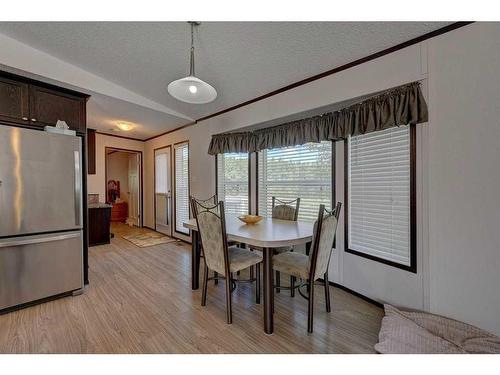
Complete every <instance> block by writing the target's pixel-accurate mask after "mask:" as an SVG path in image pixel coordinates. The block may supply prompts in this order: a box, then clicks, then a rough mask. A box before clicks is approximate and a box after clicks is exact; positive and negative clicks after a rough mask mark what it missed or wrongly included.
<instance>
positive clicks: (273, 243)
mask: <svg viewBox="0 0 500 375" xmlns="http://www.w3.org/2000/svg"><path fill="white" fill-rule="evenodd" d="M225 217H226V234H227V237H228V238H227V240H228V241H229V242H231V241H234V242H238V243H241V244H246V245H248V246H249V247H251V248H254V249H258V250H261V251H262V257H263V268H264V272H263V286H264V309H263V315H264V332H265V333H266V334H272V333H273V331H274V321H273V310H274V309H273V304H274V292H273V289H274V285H273V253H274V249H276V248H279V247H285V246H286V247H288V246H296V245H302V244H306V245H307V244H308V243H309V244H310V242H311V241H312V236H313V223H311V222H304V221H289V220H280V219H273V218H263V219H262V220H261V221H259V222H258V223H256V224H246V223H244V222H242V221H241V220H240V219H238V215H232V214H226V215H225ZM183 226H184V227H185V228H188V229H190V231H191V288H192V289H193V290H195V289H198V288H199V285H200V282H199V278H200V257H201V243H200V238H199V233H198V226H197V224H196V219H190V220H188V221H186V222H184V223H183Z"/></svg>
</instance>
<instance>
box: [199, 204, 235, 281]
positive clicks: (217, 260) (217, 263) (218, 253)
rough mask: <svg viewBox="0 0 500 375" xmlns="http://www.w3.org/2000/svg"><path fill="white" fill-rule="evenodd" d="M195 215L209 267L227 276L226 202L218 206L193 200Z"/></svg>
mask: <svg viewBox="0 0 500 375" xmlns="http://www.w3.org/2000/svg"><path fill="white" fill-rule="evenodd" d="M191 204H192V209H193V214H194V216H195V218H196V222H197V224H198V233H199V236H200V240H201V246H202V249H203V256H204V257H205V262H206V264H207V267H208V268H209V269H211V270H213V271H216V272H218V273H220V274H222V275H226V264H227V265H228V264H229V263H228V249H227V240H226V238H227V236H226V227H225V218H224V202H219V203H218V204H215V205H214V204H213V202H212V203H207V201H206V200H201V201H198V200H197V199H195V198H191Z"/></svg>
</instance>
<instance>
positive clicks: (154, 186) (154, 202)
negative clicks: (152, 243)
mask: <svg viewBox="0 0 500 375" xmlns="http://www.w3.org/2000/svg"><path fill="white" fill-rule="evenodd" d="M164 148H170V153H169V159H170V169H169V171H168V172H169V174H170V186H169V190H170V207H169V208H170V221H171V222H170V223H169V226H170V234H169V235H168V236H170V237H172V222H173V220H172V218H173V210H172V207H173V205H172V202H173V199H172V145H167V146H162V147H158V148H155V149H154V150H153V221H154V229H153V230H154V231H155V232H156V151H158V150H163V149H164ZM167 215H168V212H167ZM167 219H168V218H167ZM163 234H164V233H163Z"/></svg>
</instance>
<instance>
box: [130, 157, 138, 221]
mask: <svg viewBox="0 0 500 375" xmlns="http://www.w3.org/2000/svg"><path fill="white" fill-rule="evenodd" d="M140 170H141V158H140V155H139V154H129V159H128V186H129V191H130V193H129V210H128V216H129V221H131V222H132V223H133V224H134V225H136V226H140V219H141V183H140V178H141V175H140Z"/></svg>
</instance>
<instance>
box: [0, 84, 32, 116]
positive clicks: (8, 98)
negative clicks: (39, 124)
mask: <svg viewBox="0 0 500 375" xmlns="http://www.w3.org/2000/svg"><path fill="white" fill-rule="evenodd" d="M28 87H29V85H28V84H27V83H23V82H18V81H13V80H11V79H8V78H4V77H0V121H8V122H15V123H21V124H29V95H28Z"/></svg>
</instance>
